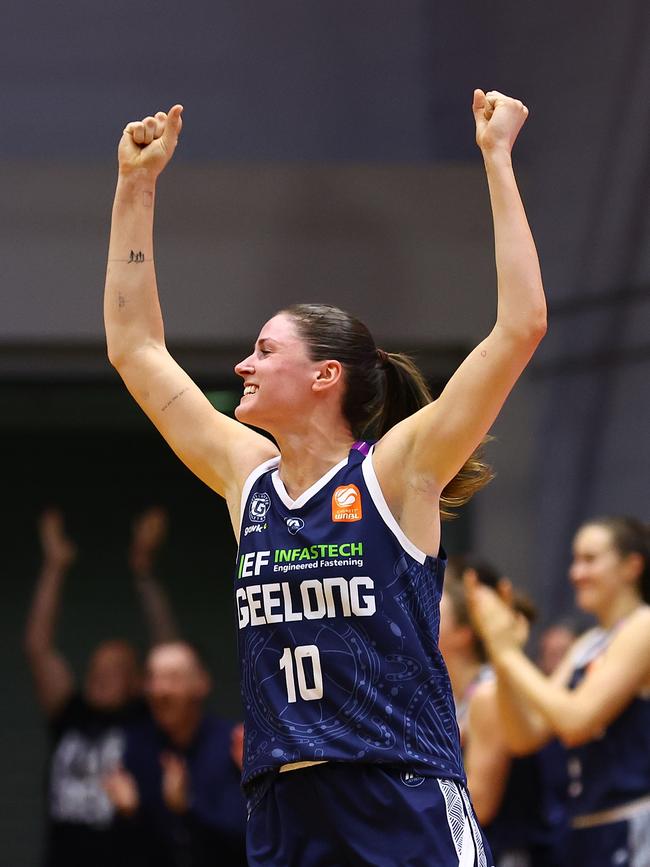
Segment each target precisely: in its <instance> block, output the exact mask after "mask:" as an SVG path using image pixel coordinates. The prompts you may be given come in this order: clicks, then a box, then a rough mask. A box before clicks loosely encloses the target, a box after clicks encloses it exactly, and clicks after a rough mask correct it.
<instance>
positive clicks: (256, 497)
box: [248, 492, 271, 523]
mask: <svg viewBox="0 0 650 867" xmlns="http://www.w3.org/2000/svg"><path fill="white" fill-rule="evenodd" d="M270 506H271V500H270V498H269V495H268V494H265V493H264V492H262V493H261V494H258V493H255V494H253V496H252V497H251V502H250V506H249V507H248V517H249V518H250V519H251V521H258V522H259V523H261V522H262V521H263V520H264V518H266V513H267V512H268V510H269V508H270Z"/></svg>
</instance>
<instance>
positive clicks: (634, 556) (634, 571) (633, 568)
mask: <svg viewBox="0 0 650 867" xmlns="http://www.w3.org/2000/svg"><path fill="white" fill-rule="evenodd" d="M623 562H624V566H625V577H626V578H627V580H628V581H629V582H630V583H638V582H639V580H640V578H641V575H642V573H643V566H644V559H643V557H642V555H641V554H639V553H638V552H637V551H633V552H632V553H631V554H628V555H627V556H626V557H625V559H624V561H623Z"/></svg>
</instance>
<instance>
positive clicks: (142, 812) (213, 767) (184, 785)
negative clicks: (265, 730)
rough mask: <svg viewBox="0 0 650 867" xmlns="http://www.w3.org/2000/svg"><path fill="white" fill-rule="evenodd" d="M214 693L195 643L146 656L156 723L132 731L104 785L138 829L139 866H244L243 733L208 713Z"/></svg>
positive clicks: (171, 645) (162, 647)
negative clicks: (120, 763)
mask: <svg viewBox="0 0 650 867" xmlns="http://www.w3.org/2000/svg"><path fill="white" fill-rule="evenodd" d="M211 688H212V682H211V678H210V675H209V673H208V671H207V668H206V665H205V663H204V661H203V659H202V658H201V656H200V654H199V652H198V650H197V649H196V648H195V647H193V646H192V645H191V644H188V643H185V642H173V643H166V644H162V645H159V646H158V647H154V648H153V650H152V651H151V652H150V653H149V657H148V660H147V666H146V696H147V699H148V702H149V707H150V709H151V713H152V717H153V719H147V720H143V721H142V722H141V723H140V724H138V725H135V726H133V727H132V728H131V729H130V730H129V731H128V733H127V745H126V751H125V757H124V766H123V767H122V768H120V769H118V770H115V771H114V772H113V773H112V774H111V775H110V776H109V777H108V778H107V779H106V781H105V785H106V790H107V792H108V793H109V794H110V796H111V798H112V800H113V802H114V803H115V805H116V807H117V808H118V809H119V811H120V812H121V814H122V815H123V816H124V817H125V818H128V819H129V820H130V821H131V822H132V824H133V826H134V827H137V831H138V833H137V836H138V841H139V842H138V850H137V864H138V865H141V867H180V865H182V867H207V865H216V864H219V865H223V867H229V865H233V867H234V865H238V867H240V865H241V867H243V865H245V864H246V854H245V825H246V805H245V800H244V797H243V794H242V792H241V789H240V781H241V764H242V750H243V729H242V726H241V725H233V724H232V723H229V722H226V721H225V720H222V719H219V718H218V717H216V716H215V715H214V714H212V713H210V712H208V711H207V710H206V708H205V701H206V699H207V697H208V695H209V693H210V691H211Z"/></svg>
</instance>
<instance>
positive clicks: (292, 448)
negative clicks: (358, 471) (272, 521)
mask: <svg viewBox="0 0 650 867" xmlns="http://www.w3.org/2000/svg"><path fill="white" fill-rule="evenodd" d="M274 437H275V440H276V442H277V444H278V448H279V449H280V453H281V455H282V457H281V459H280V478H281V479H282V482H283V483H284V486H285V488H286V489H287V491H288V493H289V496H290V497H292V499H296V498H297V497H299V496H300V494H302V493H303V492H304V491H306V490H307V489H308V488H310V487H311V486H312V485H313V484H314V482H316V481H317V480H318V479H320V478H321V477H322V476H324V475H325V473H326V472H327V471H328V470H330V469H331V468H332V467H333V466H335V465H336V464H337V463H338V462H339V461H341V460H343V459H344V458H346V457H347V455H348V452H349V451H350V449H351V448H352V445H353V443H354V437H353V436H352V434H351V433H350V429H349V427H348V426H347V424H346V423H345V422H343V420H342V419H341V420H339V422H338V424H337V423H336V422H333V421H332V419H331V418H330V420H329V421H324V420H323V422H322V423H321V422H320V420H318V421H317V422H316V421H315V420H313V419H312V420H309V421H308V422H307V424H305V425H304V426H303V427H302V428H301V429H298V430H296V429H295V428H293V429H292V430H291V431H288V432H277V433H274Z"/></svg>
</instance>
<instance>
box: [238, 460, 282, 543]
mask: <svg viewBox="0 0 650 867" xmlns="http://www.w3.org/2000/svg"><path fill="white" fill-rule="evenodd" d="M279 463H280V456H279V455H277V456H276V457H274V458H270V460H268V461H264V463H263V464H260V465H259V466H258V467H255V469H254V470H253V471H252V472H251V473H249V475H248V476H247V477H246V481H245V482H244V487H243V488H242V491H241V500H240V503H239V529H240V530H241V528H242V526H243V524H244V514H245V512H244V509H245V507H246V501H247V500H248V496H249V494H250V492H251V490H252V488H253V485H254V484H255V482H256V481H257V480H258V479H259V477H260V476H261V475H263V474H264V473H265V472H267V470H272V469H274V468H275V467H277V465H278V464H279Z"/></svg>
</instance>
